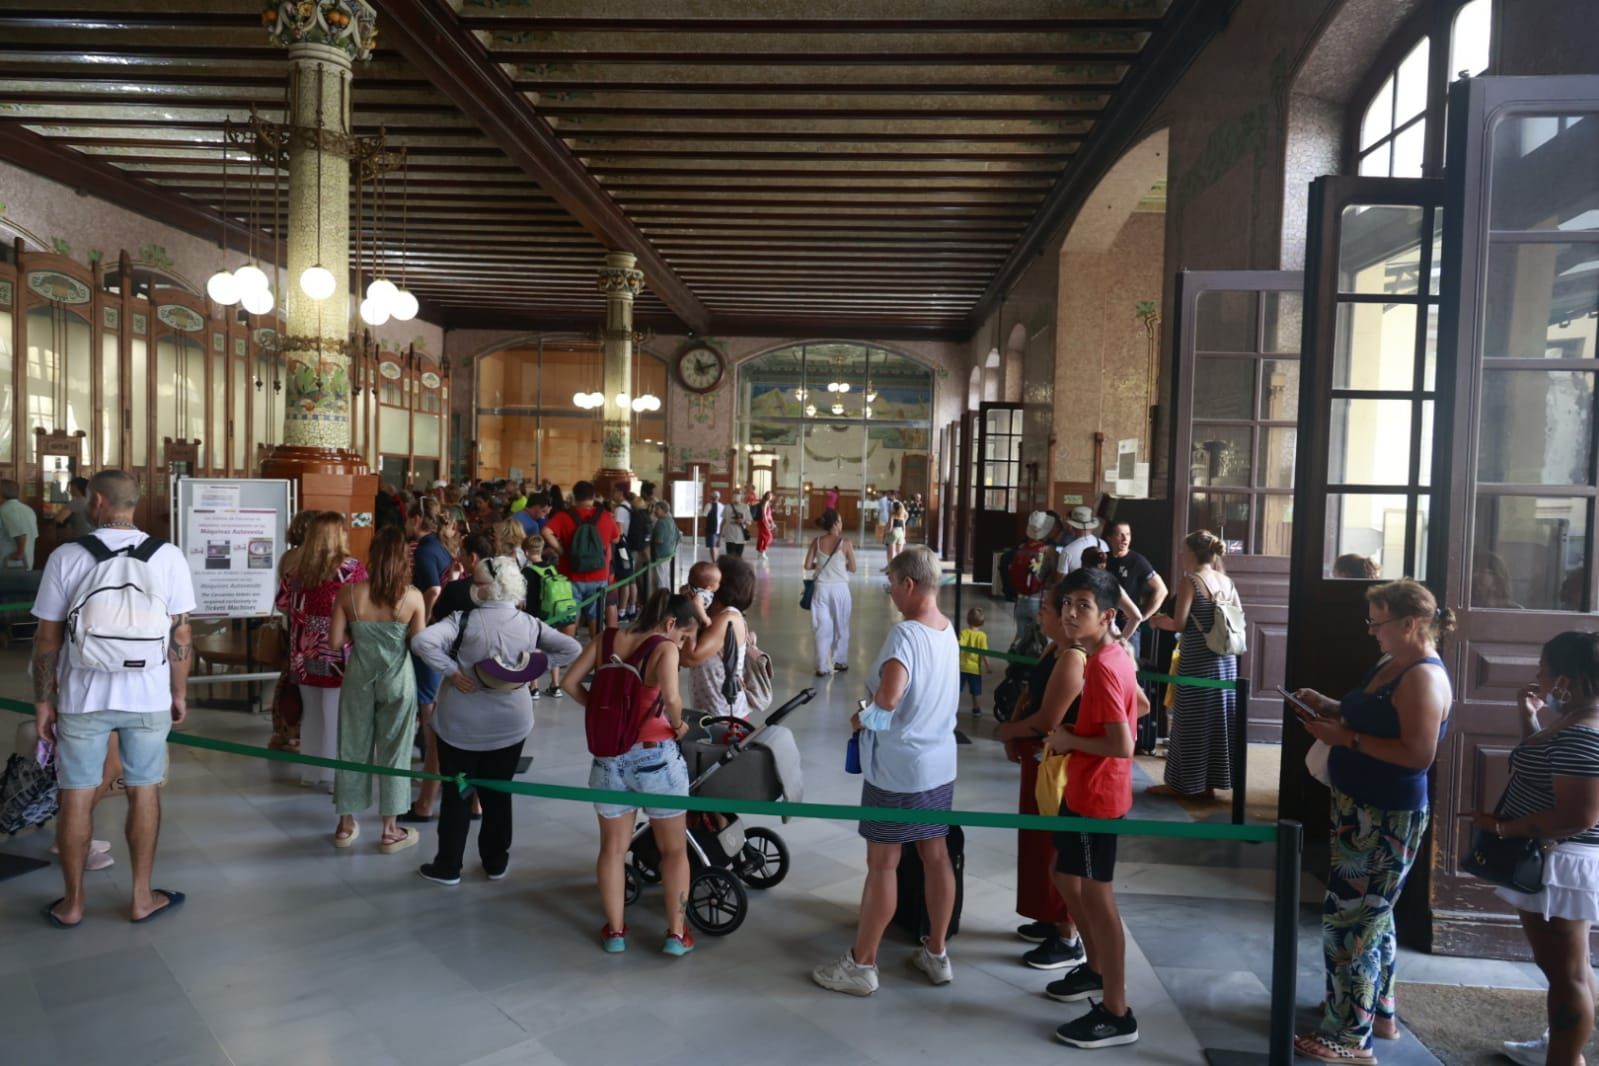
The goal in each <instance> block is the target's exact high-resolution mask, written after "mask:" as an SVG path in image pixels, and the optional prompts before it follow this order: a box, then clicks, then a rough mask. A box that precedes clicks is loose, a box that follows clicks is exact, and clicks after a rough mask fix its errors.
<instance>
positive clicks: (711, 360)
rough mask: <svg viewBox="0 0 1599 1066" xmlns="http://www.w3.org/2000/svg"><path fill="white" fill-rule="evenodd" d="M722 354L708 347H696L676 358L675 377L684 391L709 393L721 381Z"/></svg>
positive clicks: (723, 367) (723, 366)
mask: <svg viewBox="0 0 1599 1066" xmlns="http://www.w3.org/2000/svg"><path fill="white" fill-rule="evenodd" d="M724 369H725V364H724V363H723V362H722V353H721V352H718V351H717V350H716V349H715V348H712V347H711V346H710V345H696V346H695V347H693V348H689V349H687V350H686V351H684V352H682V353H681V354H679V355H678V357H677V377H678V380H679V381H681V382H682V383H683V387H684V388H685V389H689V390H691V391H693V392H710V391H711V390H712V389H714V388H716V386H717V385H718V384H720V383H721V381H722V372H723V370H724Z"/></svg>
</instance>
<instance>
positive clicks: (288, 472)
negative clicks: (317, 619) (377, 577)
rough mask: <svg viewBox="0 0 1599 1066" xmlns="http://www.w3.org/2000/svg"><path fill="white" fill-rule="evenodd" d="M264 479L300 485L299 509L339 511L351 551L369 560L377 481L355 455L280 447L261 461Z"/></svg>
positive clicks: (289, 446) (339, 450)
mask: <svg viewBox="0 0 1599 1066" xmlns="http://www.w3.org/2000/svg"><path fill="white" fill-rule="evenodd" d="M261 476H262V477H265V478H287V479H288V480H291V481H295V482H297V483H298V484H299V486H300V508H301V509H302V510H305V509H312V510H317V511H337V512H338V513H339V514H342V515H343V516H344V520H345V522H346V523H347V524H348V525H349V528H350V552H351V554H353V555H354V556H355V557H356V558H357V559H360V560H362V561H363V562H364V561H365V560H366V557H367V553H368V550H369V549H370V548H371V547H372V522H373V515H374V509H375V508H376V506H377V502H376V501H377V494H378V479H377V476H376V475H375V474H372V473H371V472H370V471H369V470H368V469H367V465H366V460H365V459H363V458H362V457H361V456H360V455H359V454H357V453H356V452H351V451H345V450H344V449H342V448H301V447H295V446H293V445H286V444H280V445H278V446H277V447H276V448H273V449H272V450H271V451H270V452H268V453H267V455H266V458H264V459H263V460H262V461H261Z"/></svg>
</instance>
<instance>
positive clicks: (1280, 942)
mask: <svg viewBox="0 0 1599 1066" xmlns="http://www.w3.org/2000/svg"><path fill="white" fill-rule="evenodd" d="M1304 846H1305V829H1304V826H1302V825H1300V824H1299V823H1298V822H1293V821H1288V820H1287V819H1281V820H1279V821H1278V822H1277V877H1276V892H1275V898H1276V906H1275V908H1274V910H1273V916H1272V940H1271V1043H1270V1044H1268V1045H1267V1049H1266V1055H1267V1061H1268V1062H1269V1063H1270V1064H1271V1066H1291V1064H1292V1063H1293V1061H1294V1008H1295V1005H1296V1000H1297V999H1298V988H1297V984H1298V976H1299V863H1300V858H1301V853H1302V852H1303V851H1304Z"/></svg>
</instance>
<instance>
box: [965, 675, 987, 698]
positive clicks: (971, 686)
mask: <svg viewBox="0 0 1599 1066" xmlns="http://www.w3.org/2000/svg"><path fill="white" fill-rule="evenodd" d="M961 691H963V692H970V693H971V694H972V695H973V696H981V695H982V694H983V675H982V674H962V675H961Z"/></svg>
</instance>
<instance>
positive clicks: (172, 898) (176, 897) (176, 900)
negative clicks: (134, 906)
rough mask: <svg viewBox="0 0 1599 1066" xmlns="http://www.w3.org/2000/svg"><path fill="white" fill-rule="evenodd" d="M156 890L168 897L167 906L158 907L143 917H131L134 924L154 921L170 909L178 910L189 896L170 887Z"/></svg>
mask: <svg viewBox="0 0 1599 1066" xmlns="http://www.w3.org/2000/svg"><path fill="white" fill-rule="evenodd" d="M155 891H157V892H159V893H161V894H162V895H163V896H165V897H166V898H167V904H166V906H164V907H157V908H156V909H155V910H153V911H151V912H150V913H149V914H146V915H145V916H144V917H143V918H130V919H129V921H131V922H133V924H134V925H143V924H144V923H145V922H153V921H155V920H156V919H157V918H159V917H161V916H162V915H163V914H166V913H167V912H168V911H175V910H177V909H178V908H179V907H181V906H183V901H184V900H186V899H188V898H189V897H188V896H186V895H184V894H183V893H182V892H178V891H175V890H173V889H170V888H158V889H156V890H155Z"/></svg>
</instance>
